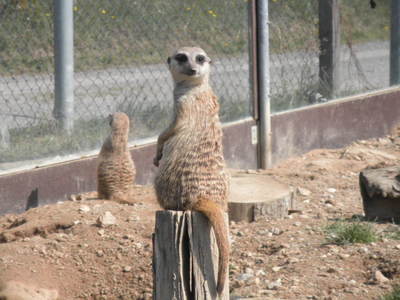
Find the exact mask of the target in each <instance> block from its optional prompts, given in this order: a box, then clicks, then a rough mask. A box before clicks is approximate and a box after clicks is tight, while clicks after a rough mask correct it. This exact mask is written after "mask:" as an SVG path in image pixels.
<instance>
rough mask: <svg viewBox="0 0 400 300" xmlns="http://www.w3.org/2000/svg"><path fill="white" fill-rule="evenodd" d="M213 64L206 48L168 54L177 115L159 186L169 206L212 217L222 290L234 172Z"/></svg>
mask: <svg viewBox="0 0 400 300" xmlns="http://www.w3.org/2000/svg"><path fill="white" fill-rule="evenodd" d="M210 63H211V60H210V58H209V57H208V56H207V54H206V53H205V52H204V50H202V49H201V48H192V47H184V48H180V49H178V50H177V51H176V52H175V53H174V54H173V55H172V56H171V57H169V58H168V66H169V70H170V72H171V75H172V78H173V80H174V86H175V87H174V116H173V121H172V122H171V124H170V125H169V127H168V128H167V129H166V130H165V131H163V132H162V133H161V134H160V136H159V137H158V142H157V153H156V157H155V158H154V165H155V166H157V167H158V166H159V172H158V174H157V175H156V178H155V190H156V194H157V199H158V202H159V204H160V205H161V206H162V207H163V208H164V209H169V210H193V211H199V212H201V213H203V214H204V215H205V216H206V217H207V218H208V219H209V221H210V223H211V225H212V227H213V229H214V233H215V237H216V241H217V245H218V249H219V264H218V282H217V292H218V294H221V293H222V291H223V289H224V286H225V278H226V276H227V271H228V261H229V240H228V228H227V224H225V219H224V212H225V211H226V209H227V196H228V190H229V176H228V174H227V173H226V172H225V162H224V157H223V152H222V128H221V123H220V121H219V116H218V112H219V104H218V99H217V97H216V96H215V94H214V92H213V91H212V89H211V87H210V85H209V83H208V80H209V74H210ZM160 160H161V162H160Z"/></svg>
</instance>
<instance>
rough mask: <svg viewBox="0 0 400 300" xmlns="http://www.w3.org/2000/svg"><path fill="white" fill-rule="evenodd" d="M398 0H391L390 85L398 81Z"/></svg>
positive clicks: (399, 39)
mask: <svg viewBox="0 0 400 300" xmlns="http://www.w3.org/2000/svg"><path fill="white" fill-rule="evenodd" d="M399 18H400V0H392V5H391V22H390V23H391V26H390V85H396V84H399V83H400V74H399V71H400V28H399V26H400V19H399Z"/></svg>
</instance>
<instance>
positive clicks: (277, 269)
mask: <svg viewBox="0 0 400 300" xmlns="http://www.w3.org/2000/svg"><path fill="white" fill-rule="evenodd" d="M280 269H282V268H281V267H273V268H272V271H274V272H279V270H280Z"/></svg>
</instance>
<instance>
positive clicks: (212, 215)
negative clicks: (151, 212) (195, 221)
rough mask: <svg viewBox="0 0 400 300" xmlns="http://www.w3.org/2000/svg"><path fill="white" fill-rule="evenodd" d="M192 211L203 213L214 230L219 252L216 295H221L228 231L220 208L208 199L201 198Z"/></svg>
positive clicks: (225, 264)
mask: <svg viewBox="0 0 400 300" xmlns="http://www.w3.org/2000/svg"><path fill="white" fill-rule="evenodd" d="M193 210H195V211H199V212H201V213H203V214H204V215H205V216H206V217H207V218H208V219H209V221H210V223H211V226H212V227H213V229H214V234H215V238H216V241H217V245H218V250H219V259H218V280H217V293H218V294H219V295H221V294H222V291H223V290H224V286H225V278H226V274H227V272H228V263H229V240H228V229H227V226H226V224H225V219H224V212H223V209H222V207H221V206H220V205H219V204H217V203H215V202H214V201H212V200H210V199H204V198H201V199H200V200H199V201H197V203H196V204H195V205H194V207H193Z"/></svg>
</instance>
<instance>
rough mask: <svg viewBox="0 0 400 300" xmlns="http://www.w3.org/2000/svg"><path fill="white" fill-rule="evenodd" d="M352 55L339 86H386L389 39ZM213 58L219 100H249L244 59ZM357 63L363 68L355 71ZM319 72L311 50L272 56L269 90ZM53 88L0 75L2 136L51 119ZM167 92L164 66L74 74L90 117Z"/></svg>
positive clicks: (38, 78)
mask: <svg viewBox="0 0 400 300" xmlns="http://www.w3.org/2000/svg"><path fill="white" fill-rule="evenodd" d="M354 53H355V54H356V56H355V57H356V58H357V60H355V59H354V57H353V56H351V55H350V54H351V53H350V52H349V50H348V49H347V48H345V47H344V48H343V50H342V55H341V90H342V91H347V90H349V91H354V90H357V91H359V90H362V89H365V87H368V88H369V89H378V88H383V87H387V86H388V82H389V43H388V42H381V43H368V44H363V45H360V46H357V47H355V48H354ZM214 61H215V64H214V68H213V74H212V79H211V81H212V85H213V86H214V87H215V90H216V92H217V94H218V95H219V96H220V98H221V99H222V101H223V102H224V101H230V102H231V103H233V104H231V105H236V104H237V103H239V105H240V103H242V104H243V102H247V101H249V100H248V99H249V97H250V91H249V66H248V58H247V57H244V58H223V59H218V58H216V59H214ZM356 63H359V65H360V66H361V69H362V70H357V68H356V67H355V65H356ZM360 71H362V72H361V73H360ZM317 74H318V57H317V56H316V55H315V53H311V54H310V53H301V52H296V53H290V54H283V55H272V56H271V93H272V94H273V95H274V94H275V95H276V94H279V95H281V94H284V93H287V91H288V90H289V91H290V90H295V89H298V88H299V87H301V86H304V85H305V84H307V83H308V82H315V78H316V76H317ZM360 74H361V75H360ZM53 86H54V77H53V76H52V75H19V76H15V77H0V118H2V122H1V124H0V135H4V134H5V132H6V131H7V128H15V127H24V126H29V125H32V124H35V123H37V121H38V120H39V121H40V120H42V119H45V120H46V119H51V116H52V109H53V97H54V93H53ZM171 90H172V85H171V80H170V77H169V74H168V71H167V68H166V65H164V64H159V65H148V66H140V67H132V68H123V69H122V68H114V69H107V70H99V71H90V72H81V73H76V74H75V111H76V116H78V117H82V118H85V119H88V118H95V117H98V116H105V115H108V114H109V113H110V112H112V111H116V110H119V109H123V108H125V109H126V107H131V108H132V109H134V110H135V111H136V110H143V109H145V108H149V107H152V106H155V105H156V106H162V107H163V106H168V105H170V104H171ZM0 142H1V140H0Z"/></svg>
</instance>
